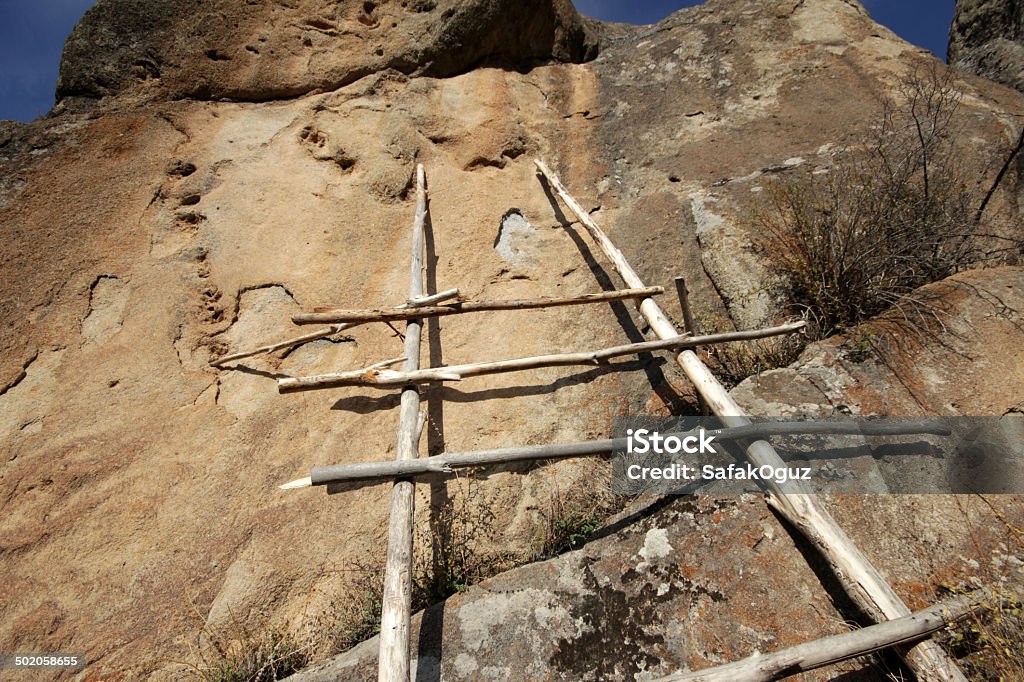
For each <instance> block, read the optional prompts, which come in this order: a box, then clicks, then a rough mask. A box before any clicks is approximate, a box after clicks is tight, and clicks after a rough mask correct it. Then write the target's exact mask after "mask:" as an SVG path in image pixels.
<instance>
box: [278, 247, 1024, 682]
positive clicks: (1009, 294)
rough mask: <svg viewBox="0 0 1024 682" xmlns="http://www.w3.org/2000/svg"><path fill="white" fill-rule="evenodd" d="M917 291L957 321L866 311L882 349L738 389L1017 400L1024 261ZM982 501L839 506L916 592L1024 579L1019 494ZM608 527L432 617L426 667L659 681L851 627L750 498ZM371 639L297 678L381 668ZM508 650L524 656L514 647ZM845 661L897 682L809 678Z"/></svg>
mask: <svg viewBox="0 0 1024 682" xmlns="http://www.w3.org/2000/svg"><path fill="white" fill-rule="evenodd" d="M920 294H921V296H922V297H928V296H929V295H931V296H932V297H933V298H934V300H936V301H941V302H942V304H943V307H944V310H943V312H942V314H941V318H940V319H941V320H942V322H943V323H945V324H948V325H949V328H948V330H947V331H948V333H945V334H942V335H938V334H934V332H935V331H936V330H934V329H933V330H927V329H922V330H920V331H921V335H920V336H917V335H915V334H913V333H910V332H909V331H908V330H906V329H901V328H900V327H899V324H900V323H901V322H902V318H898V316H895V315H890V316H886V317H882V318H880V319H879V320H877V321H875V322H872V323H870V324H869V325H866V326H868V327H873V328H874V333H875V334H877V335H878V349H879V350H878V351H877V352H867V351H864V350H863V349H859V348H857V347H856V346H857V341H856V339H854V338H839V337H837V338H834V339H830V340H828V341H826V342H821V343H817V344H814V345H812V346H811V347H809V348H808V349H807V351H806V352H805V353H804V354H803V356H802V357H801V358H800V360H798V361H797V362H796V363H794V364H793V365H792V366H791V367H788V368H785V369H778V370H772V371H768V372H765V373H763V374H761V375H759V376H757V377H752V378H751V379H748V380H747V381H745V382H744V383H742V384H741V385H740V386H738V387H737V388H736V389H735V390H734V391H733V396H734V397H735V398H736V400H737V401H738V402H740V404H742V405H744V406H746V407H748V408H749V409H750V411H751V413H752V414H764V415H801V416H803V415H816V416H831V415H834V414H849V413H853V414H890V415H919V414H920V415H934V414H941V415H959V414H988V415H1001V414H1007V413H1010V412H1011V410H1013V409H1014V408H1015V407H1016V406H1017V405H1018V404H1019V402H1020V401H1021V400H1022V399H1024V390H1022V388H1021V387H1022V386H1024V375H1022V371H1024V368H1022V367H1021V366H1020V363H1016V364H1013V366H1006V358H1008V357H1010V356H1012V355H1013V354H1014V353H1015V349H1016V348H1019V347H1020V346H1021V345H1022V344H1024V324H1022V322H1024V268H1009V267H1008V268H998V269H993V270H982V271H973V272H967V273H963V274H961V275H958V276H956V277H953V278H951V279H949V280H946V281H944V282H940V283H938V284H934V285H931V286H929V287H926V288H925V289H924V290H922V291H921V292H920ZM936 325H938V322H936ZM929 331H931V332H933V333H932V334H929V333H928V332H929ZM868 333H871V332H869V331H867V330H860V332H859V333H858V335H857V337H856V338H863V335H864V334H868ZM978 338H986V339H992V340H993V342H992V343H989V344H979V343H978V342H977V339H978ZM896 339H898V340H899V341H896V344H897V345H895V346H894V345H892V344H893V343H894V340H896ZM996 396H1000V397H1001V398H1000V400H1001V402H993V400H995V397H996ZM987 500H989V501H992V500H994V501H995V504H996V505H998V506H997V507H994V508H989V507H988V506H987V503H986V502H985V501H982V500H981V499H977V498H973V499H972V498H969V497H967V496H963V497H960V498H956V500H955V501H953V499H952V498H951V496H935V495H926V496H914V495H871V496H860V495H857V496H835V497H833V498H831V500H830V502H831V504H829V508H830V510H831V511H832V513H833V514H834V515H835V517H836V519H837V520H838V521H839V522H840V524H841V526H842V527H843V528H844V529H846V530H847V532H848V533H849V534H850V536H851V537H852V538H853V539H854V541H855V542H856V543H857V546H858V547H860V548H861V549H862V551H864V552H865V554H866V555H867V556H868V557H869V559H870V560H871V561H872V562H873V563H874V564H875V565H876V566H878V567H880V568H881V569H882V571H883V573H884V574H885V575H886V576H887V577H888V578H889V579H890V580H891V581H892V582H893V583H894V584H896V585H897V587H898V591H900V592H901V594H902V596H903V597H904V599H906V600H907V601H908V603H910V604H911V605H917V604H919V603H921V600H926V599H928V598H929V587H928V586H929V585H934V584H936V583H937V582H945V583H947V584H955V583H957V582H960V581H965V580H969V579H971V578H972V577H973V578H981V577H984V579H986V580H988V581H991V580H992V579H993V578H992V576H993V575H994V574H996V575H999V576H1000V577H1001V578H1003V579H1006V580H1009V581H1012V582H1013V583H1014V584H1021V581H1024V557H1022V556H1020V548H1019V547H1015V548H1009V547H1007V545H1005V544H1003V540H1004V537H1005V536H1004V535H1003V532H1002V531H1001V530H1000V528H999V525H998V524H995V525H993V524H992V523H991V522H990V520H991V518H992V517H991V514H993V513H999V514H1003V515H1004V518H1005V519H1007V520H1008V519H1010V518H1014V519H1020V520H1024V508H1022V505H1021V504H1020V501H1019V498H1015V497H1009V496H1003V497H1000V496H989V497H988V498H987ZM986 518H988V519H989V520H988V521H986ZM599 536H601V537H599V539H596V540H593V541H592V542H590V543H589V544H588V545H587V546H586V547H585V548H584V549H582V550H580V551H578V552H573V553H571V554H568V555H565V556H562V557H558V558H556V559H553V560H551V561H547V562H543V563H539V564H532V565H529V566H526V567H524V568H521V569H518V570H516V571H512V572H510V573H507V574H503V575H502V576H499V577H497V578H495V579H493V580H489V581H486V582H485V583H482V584H480V585H478V586H476V587H474V588H472V589H470V590H468V591H467V592H465V593H463V594H460V595H457V596H456V597H453V598H451V599H449V600H448V601H447V602H446V603H445V604H444V605H441V606H437V607H434V608H432V609H428V610H427V611H426V612H425V613H423V614H421V616H420V618H419V620H418V621H417V626H418V628H419V629H418V631H417V633H416V636H415V637H414V638H413V641H414V642H416V645H417V652H418V658H417V665H418V666H419V673H418V674H422V677H419V676H418V677H417V679H438V675H440V679H446V680H533V679H557V680H632V679H638V680H644V679H653V678H656V677H659V676H662V675H666V674H669V673H671V672H676V671H680V670H698V669H702V668H707V667H710V666H713V665H716V664H721V663H726V662H729V661H735V660H738V659H739V658H743V657H746V656H749V655H752V654H753V653H754V652H755V651H761V652H766V651H769V650H776V649H779V648H783V647H786V646H792V645H794V644H797V643H800V642H803V641H807V640H810V639H815V638H817V637H821V636H824V635H826V634H836V633H838V632H842V631H843V630H844V628H843V626H842V624H841V619H840V618H839V617H838V614H836V615H828V614H830V613H831V612H832V611H833V609H834V608H835V607H834V606H833V605H832V604H829V596H831V597H832V598H833V599H835V597H836V596H837V595H838V594H840V593H839V592H836V591H834V590H835V589H836V588H835V586H834V585H832V587H833V592H832V593H831V595H828V594H826V593H825V592H824V588H823V587H822V582H821V581H822V580H824V582H825V584H829V585H831V583H830V582H829V579H828V577H827V571H826V570H825V569H822V567H821V566H820V565H819V563H818V562H817V561H816V560H815V559H814V555H813V551H812V550H808V548H806V547H805V546H803V545H802V544H801V543H800V542H797V543H796V544H794V540H793V539H792V538H791V536H790V534H789V532H788V531H787V528H786V527H785V526H784V524H782V523H781V522H780V521H779V519H777V517H775V516H774V515H773V514H772V513H771V512H770V511H769V510H768V509H767V508H766V507H765V506H764V505H763V504H762V503H761V502H760V501H759V500H757V499H756V498H754V497H753V496H743V497H740V498H739V499H736V498H731V499H719V500H712V499H709V498H697V499H694V498H686V497H679V498H663V499H661V500H658V501H655V502H650V501H649V500H648V501H644V502H642V503H639V504H635V505H634V506H633V508H632V509H630V510H629V511H628V512H627V513H624V514H623V515H622V516H621V517H620V518H619V519H617V520H614V521H612V522H611V523H610V524H609V526H608V528H607V529H605V530H604V531H602V532H600V533H599ZM723 548H727V549H723ZM979 553H980V554H981V555H982V556H981V558H978V559H973V560H972V559H967V558H966V557H969V556H975V555H978V554H979ZM807 560H810V566H809V565H808V563H807ZM812 567H814V570H812ZM1003 567H1006V570H999V569H1000V568H1003ZM815 570H816V571H817V573H815ZM838 604H839V606H840V607H842V608H844V609H846V611H847V612H849V607H848V605H843V604H842V602H841V600H840V601H839V602H838ZM725 633H728V634H725ZM523 643H525V645H524V644H523ZM375 644H376V639H374V640H371V641H370V642H367V643H366V644H365V645H363V646H359V647H357V648H355V649H353V650H352V651H350V652H347V653H346V654H343V655H341V656H338V657H337V658H335V659H333V660H331V661H328V662H325V663H324V664H321V665H319V666H316V667H314V668H311V669H310V670H308V671H305V672H303V673H302V674H299V675H296V676H294V677H293V678H290V679H294V680H296V682H326V681H327V680H362V679H367V678H369V677H372V673H373V671H374V670H376V656H377V650H376V647H375V646H374V645H375ZM511 650H516V651H517V652H520V653H519V654H518V655H517V656H516V657H515V658H514V659H512V658H511V657H509V656H508V652H509V651H511ZM526 652H529V655H524V654H526ZM848 670H859V671H860V672H859V674H858V675H857V676H856V677H855V678H852V679H858V680H868V679H885V675H883V674H882V673H881V672H877V673H874V672H872V671H870V670H864V669H861V667H860V666H858V665H857V664H848V665H846V666H842V667H840V668H839V669H833V670H829V671H822V672H821V673H817V674H813V675H806V676H805V679H823V680H824V679H835V678H836V676H837V675H841V673H842V672H843V671H848ZM876 675H877V677H876ZM842 679H845V678H842Z"/></svg>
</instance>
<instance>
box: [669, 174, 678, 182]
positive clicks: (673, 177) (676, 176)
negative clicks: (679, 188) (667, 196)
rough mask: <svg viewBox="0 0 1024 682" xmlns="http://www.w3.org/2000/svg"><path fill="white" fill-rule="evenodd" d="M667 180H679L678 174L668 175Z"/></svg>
mask: <svg viewBox="0 0 1024 682" xmlns="http://www.w3.org/2000/svg"><path fill="white" fill-rule="evenodd" d="M668 181H669V182H679V176H678V175H670V176H668Z"/></svg>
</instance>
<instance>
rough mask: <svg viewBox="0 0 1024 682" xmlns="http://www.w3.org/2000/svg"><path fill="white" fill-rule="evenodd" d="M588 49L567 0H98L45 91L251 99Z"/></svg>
mask: <svg viewBox="0 0 1024 682" xmlns="http://www.w3.org/2000/svg"><path fill="white" fill-rule="evenodd" d="M596 52H597V50H596V43H595V39H594V36H593V35H591V34H590V33H589V32H588V31H587V29H586V28H585V27H584V24H583V21H582V20H581V19H580V17H579V15H578V14H577V13H576V10H575V9H574V8H573V6H572V3H571V2H569V0H527V1H525V2H524V1H522V0H439V1H437V0H382V1H378V0H374V1H367V2H364V1H363V0H344V1H342V2H338V1H337V0H315V1H307V2H293V1H288V0H250V1H248V2H244V3H242V2H238V0H216V1H215V2H209V0H174V1H172V2H161V3H159V4H154V3H151V2H147V1H146V0H101V1H100V2H98V3H96V5H95V6H93V7H92V8H91V9H90V10H89V11H88V12H86V14H85V17H83V19H82V21H81V22H79V24H78V25H77V26H76V27H75V30H74V31H73V32H72V33H71V36H70V38H68V41H67V45H66V46H65V49H64V56H63V59H62V61H61V68H60V77H59V79H58V81H57V97H58V99H61V98H65V97H72V96H84V97H100V96H106V95H115V94H119V93H123V92H126V91H129V90H135V91H139V90H142V91H145V90H151V91H153V92H152V94H154V95H155V96H157V97H160V98H164V99H181V98H191V99H221V98H228V99H233V100H242V101H257V102H261V101H267V100H273V99H283V98H288V97H296V96H298V95H303V94H307V93H310V92H313V91H327V90H336V89H337V88H340V87H342V86H345V85H348V84H349V83H352V82H353V81H356V80H358V79H359V78H362V77H364V76H367V75H369V74H372V73H377V72H380V71H384V70H386V69H394V70H396V71H399V72H401V73H404V74H407V75H411V74H415V75H426V76H453V75H455V74H459V73H464V72H466V71H469V70H470V69H472V68H475V67H478V66H485V65H489V66H500V67H506V68H521V69H529V68H530V67H532V66H534V65H536V64H537V63H539V62H541V61H544V60H548V59H552V58H553V59H556V60H559V61H565V62H581V61H585V60H587V59H591V58H593V57H594V56H595V55H596Z"/></svg>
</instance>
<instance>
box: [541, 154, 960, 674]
mask: <svg viewBox="0 0 1024 682" xmlns="http://www.w3.org/2000/svg"><path fill="white" fill-rule="evenodd" d="M535 163H536V165H537V168H538V169H539V170H540V172H541V173H542V174H543V175H544V177H545V178H547V181H548V183H549V184H550V186H551V187H552V188H553V189H554V190H555V192H556V193H557V194H558V196H559V197H560V198H561V199H562V201H563V202H564V203H565V204H566V206H568V207H569V209H570V210H571V211H572V212H573V213H574V214H575V215H576V217H577V218H579V220H580V222H581V223H582V224H583V227H584V228H585V229H586V230H587V232H588V233H589V234H590V236H591V238H592V239H593V240H594V241H595V242H597V244H598V246H600V248H601V250H602V251H603V252H604V253H605V255H606V256H607V257H608V258H609V259H610V260H611V261H612V265H613V267H614V268H615V271H616V272H618V273H619V276H621V277H622V279H623V281H624V282H625V283H626V286H628V287H631V288H634V289H639V288H642V287H643V286H644V283H643V280H642V279H640V276H639V275H637V273H636V271H635V270H633V268H632V266H630V264H629V261H627V260H626V257H625V256H624V255H623V254H622V252H621V251H619V249H618V248H616V246H615V244H613V243H612V241H611V240H610V239H608V237H607V236H606V235H605V233H604V232H603V231H602V230H601V228H600V227H599V226H598V225H597V223H595V222H594V220H593V219H592V218H591V217H590V215H589V214H588V213H587V212H586V211H584V210H583V207H581V206H580V205H579V203H577V201H576V200H575V199H574V198H573V197H572V195H571V194H569V192H568V191H567V190H566V189H565V187H564V186H563V185H562V183H561V182H560V181H559V180H558V178H557V177H556V176H555V174H554V173H552V172H551V169H549V168H548V167H547V166H546V165H545V164H544V163H543V162H542V161H539V160H537V161H535ZM638 308H639V311H640V314H641V315H643V316H644V318H645V319H646V320H647V323H648V324H649V325H650V327H651V329H652V330H653V331H654V333H655V334H657V336H658V337H659V338H662V339H665V338H671V337H674V336H678V335H679V332H678V330H676V328H675V325H673V324H672V322H671V321H669V319H668V317H666V316H665V313H664V312H663V311H662V310H661V308H660V307H659V306H658V304H657V303H656V302H655V301H654V299H651V298H646V299H643V300H642V301H640V303H639V305H638ZM676 362H678V363H679V366H680V367H681V368H682V370H683V372H684V373H685V374H686V376H687V377H689V379H690V381H691V382H693V385H694V387H695V388H696V389H697V391H698V392H699V393H700V394H701V395H702V396H703V397H704V400H705V401H706V402H707V404H708V407H710V408H711V411H712V412H713V413H714V414H716V415H718V416H719V417H721V418H722V420H723V422H724V423H725V424H726V425H727V426H745V425H747V424H750V420H749V419H747V418H746V417H745V416H744V414H743V410H742V409H741V408H740V406H739V405H738V404H737V403H736V401H735V400H733V398H732V396H731V395H729V392H728V391H727V390H726V389H725V387H724V386H722V384H721V383H719V382H718V380H717V379H716V378H715V377H714V375H712V374H711V372H710V371H709V370H708V368H707V366H706V365H705V364H704V363H703V362H701V360H700V358H699V357H698V356H697V354H696V353H694V352H693V351H690V350H684V351H683V352H681V353H680V354H679V355H678V356H677V357H676ZM746 452H747V457H748V459H749V460H750V462H751V463H752V464H754V465H755V466H762V465H765V464H767V465H769V466H782V465H783V463H782V459H781V458H780V457H779V455H778V453H777V452H775V448H773V447H772V446H771V445H770V444H769V443H767V442H765V441H763V440H759V441H754V442H753V443H750V444H749V445H748V446H747V448H746ZM765 484H766V487H767V488H768V489H769V493H768V504H770V505H771V506H772V508H774V509H776V510H777V511H778V512H779V514H781V515H782V516H783V517H784V518H785V519H786V520H787V521H789V522H790V523H791V524H793V526H794V527H795V528H797V529H798V530H799V531H800V532H801V533H803V535H804V536H805V537H806V538H807V539H808V540H809V541H810V542H811V544H812V545H814V547H815V548H816V549H817V550H818V551H819V552H820V553H821V555H822V556H823V557H824V558H825V560H826V561H827V562H828V564H829V566H830V567H831V569H832V571H833V573H834V574H835V576H836V578H837V579H838V581H839V582H840V584H841V585H842V586H843V588H844V589H845V590H846V592H847V594H848V595H849V596H850V598H851V599H852V600H853V601H854V603H856V604H857V606H858V607H860V608H861V610H863V611H864V613H866V614H867V615H868V616H870V617H871V618H872V620H874V621H876V622H881V621H883V620H891V619H893V618H901V617H903V616H907V615H910V609H908V608H907V606H906V604H904V603H903V602H902V601H901V600H900V598H899V596H898V595H897V594H896V592H894V591H893V589H892V587H890V586H889V584H888V583H887V582H886V581H885V579H884V578H883V577H882V575H881V573H879V572H878V569H876V568H875V567H874V566H872V565H871V562H870V561H868V559H867V557H865V556H864V555H863V554H862V553H861V551H860V550H859V549H858V548H857V546H856V545H855V544H854V543H853V541H852V540H851V539H850V538H849V536H847V535H846V533H845V532H844V531H843V529H842V528H840V527H839V524H837V523H836V521H835V519H833V518H832V516H831V515H830V514H829V513H828V510H826V509H825V507H824V505H823V504H822V503H821V501H820V500H819V499H818V497H817V496H816V495H814V494H811V493H810V492H808V490H807V489H806V488H805V487H804V486H803V485H802V484H801V483H800V482H799V481H789V482H786V483H777V482H775V481H765ZM904 660H906V662H907V665H908V666H910V668H911V669H912V670H913V671H914V673H915V674H916V675H917V677H918V679H919V680H921V681H922V682H925V681H927V682H932V681H940V680H941V681H943V682H967V678H965V677H964V675H963V673H962V672H961V671H960V669H959V668H958V667H957V665H956V663H955V662H954V661H953V660H952V659H951V658H950V657H949V655H948V654H946V652H945V651H943V650H942V648H941V647H939V646H938V645H936V644H935V643H934V642H922V643H921V644H919V645H917V646H915V647H914V648H912V649H911V650H910V651H908V652H906V654H905V656H904Z"/></svg>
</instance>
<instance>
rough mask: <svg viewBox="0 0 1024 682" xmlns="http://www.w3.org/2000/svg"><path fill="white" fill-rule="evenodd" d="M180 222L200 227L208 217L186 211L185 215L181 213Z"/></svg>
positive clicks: (179, 215) (178, 216)
mask: <svg viewBox="0 0 1024 682" xmlns="http://www.w3.org/2000/svg"><path fill="white" fill-rule="evenodd" d="M177 218H178V222H179V223H183V224H185V225H192V226H195V225H198V224H199V223H201V222H203V221H204V220H206V216H204V215H203V214H202V213H196V212H195V211H186V212H185V213H179V214H178V215H177Z"/></svg>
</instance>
